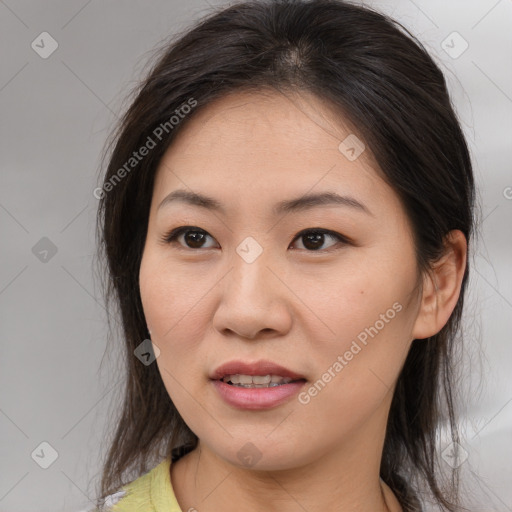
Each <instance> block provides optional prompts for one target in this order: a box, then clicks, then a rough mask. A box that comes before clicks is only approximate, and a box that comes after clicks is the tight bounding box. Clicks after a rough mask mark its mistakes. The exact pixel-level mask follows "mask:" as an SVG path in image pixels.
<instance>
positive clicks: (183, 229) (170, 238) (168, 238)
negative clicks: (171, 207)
mask: <svg viewBox="0 0 512 512" xmlns="http://www.w3.org/2000/svg"><path fill="white" fill-rule="evenodd" d="M187 232H197V233H204V234H206V235H208V236H210V237H211V235H210V234H209V233H208V232H207V231H205V230H204V229H200V228H198V227H196V226H180V227H178V228H174V229H172V230H171V231H169V232H168V233H167V234H165V235H164V236H163V237H162V238H161V242H162V243H163V244H171V243H173V242H174V243H177V241H176V239H177V238H178V237H179V236H180V235H182V234H184V233H187ZM309 234H314V235H328V236H330V237H332V238H335V239H336V240H338V242H339V243H341V244H343V245H349V244H352V243H353V242H352V241H351V240H350V239H349V238H348V237H346V236H343V235H341V234H340V233H337V232H336V231H331V230H329V229H322V228H308V229H304V230H302V231H300V232H299V233H297V235H295V238H294V239H293V241H295V240H297V239H298V238H301V237H303V236H306V235H309ZM212 238H213V237H212ZM180 245H181V244H180ZM335 245H336V244H335ZM335 245H334V246H332V247H330V248H328V249H323V250H322V249H316V250H311V249H299V250H305V251H307V252H330V251H332V250H335ZM182 248H183V249H190V250H192V251H198V250H201V248H193V247H186V246H183V245H182ZM207 249H211V247H207Z"/></svg>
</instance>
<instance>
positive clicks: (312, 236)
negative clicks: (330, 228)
mask: <svg viewBox="0 0 512 512" xmlns="http://www.w3.org/2000/svg"><path fill="white" fill-rule="evenodd" d="M324 236H325V235H324V234H323V233H308V234H307V235H303V237H304V239H305V241H306V240H307V241H308V242H307V243H304V247H306V248H308V249H312V250H314V251H315V250H318V248H320V247H321V246H322V245H323V243H324V240H323V238H324ZM309 242H313V246H312V247H310V246H308V244H309Z"/></svg>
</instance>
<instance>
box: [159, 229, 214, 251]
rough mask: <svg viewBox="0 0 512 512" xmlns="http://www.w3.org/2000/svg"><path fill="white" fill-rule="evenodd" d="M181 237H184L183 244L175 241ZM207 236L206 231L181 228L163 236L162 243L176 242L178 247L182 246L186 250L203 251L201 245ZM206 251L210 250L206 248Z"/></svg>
mask: <svg viewBox="0 0 512 512" xmlns="http://www.w3.org/2000/svg"><path fill="white" fill-rule="evenodd" d="M182 235H184V240H185V242H186V243H185V244H183V243H182V242H180V241H179V240H177V239H178V238H181V236H182ZM208 236H210V235H209V234H208V233H207V232H206V231H204V230H203V229H200V228H198V227H196V226H181V227H179V228H175V229H173V230H171V231H170V232H169V233H167V234H166V235H164V237H163V238H162V242H163V243H165V244H170V243H173V242H175V241H177V242H178V243H179V244H180V245H183V246H184V247H185V248H188V249H204V248H205V247H204V245H203V243H204V240H205V239H206V237H208ZM210 238H211V237H210ZM188 244H190V245H188ZM206 249H210V247H206Z"/></svg>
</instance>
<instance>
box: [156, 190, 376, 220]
mask: <svg viewBox="0 0 512 512" xmlns="http://www.w3.org/2000/svg"><path fill="white" fill-rule="evenodd" d="M174 202H183V203H186V204H190V205H193V206H199V207H201V208H205V209H207V210H214V211H218V212H220V213H222V214H224V215H225V214H226V210H225V209H224V207H223V206H222V204H221V203H220V202H219V201H217V199H214V198H213V197H208V196H205V195H203V194H199V193H197V192H191V191H188V190H182V189H178V190H175V191H173V192H171V193H170V194H169V195H167V196H166V197H165V198H164V199H163V200H162V202H161V203H160V204H159V205H158V208H157V210H160V209H161V208H162V207H164V206H166V205H169V204H171V203H174ZM319 206H347V207H350V208H354V209H357V210H360V211H362V212H364V213H367V214H368V215H372V216H373V213H372V212H371V211H370V210H369V209H368V207H366V206H365V205H364V204H363V203H361V202H359V201H358V200H357V199H354V198H353V197H350V196H341V195H339V194H337V193H335V192H321V193H317V194H308V195H304V196H301V197H298V198H296V199H288V200H285V201H281V202H280V203H277V204H276V205H274V207H273V208H272V212H273V214H274V215H275V216H278V215H283V214H285V213H291V212H300V211H305V210H309V209H311V208H315V207H319Z"/></svg>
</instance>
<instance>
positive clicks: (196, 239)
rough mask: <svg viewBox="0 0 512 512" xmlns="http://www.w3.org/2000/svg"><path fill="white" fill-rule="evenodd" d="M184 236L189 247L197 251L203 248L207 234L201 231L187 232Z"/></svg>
mask: <svg viewBox="0 0 512 512" xmlns="http://www.w3.org/2000/svg"><path fill="white" fill-rule="evenodd" d="M184 236H185V241H186V243H187V245H189V246H190V247H193V248H194V249H197V248H200V247H201V246H202V242H203V238H204V236H205V233H201V232H200V231H187V232H186V233H185V235H184Z"/></svg>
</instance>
